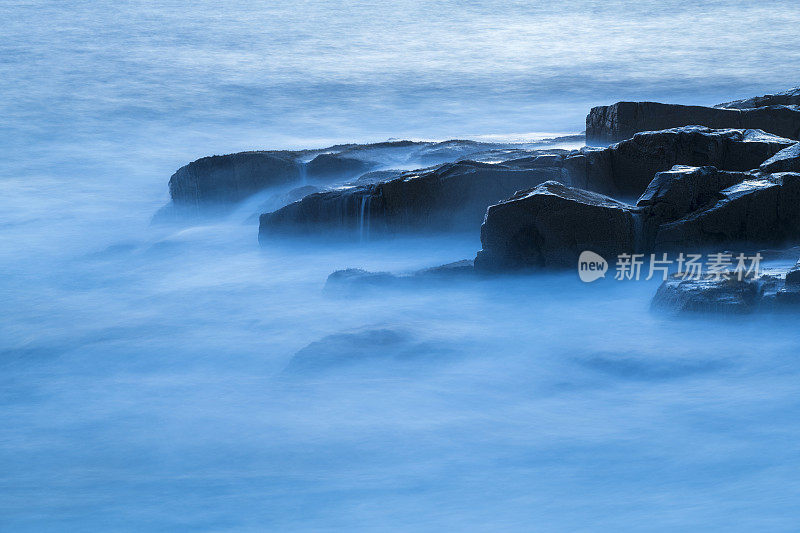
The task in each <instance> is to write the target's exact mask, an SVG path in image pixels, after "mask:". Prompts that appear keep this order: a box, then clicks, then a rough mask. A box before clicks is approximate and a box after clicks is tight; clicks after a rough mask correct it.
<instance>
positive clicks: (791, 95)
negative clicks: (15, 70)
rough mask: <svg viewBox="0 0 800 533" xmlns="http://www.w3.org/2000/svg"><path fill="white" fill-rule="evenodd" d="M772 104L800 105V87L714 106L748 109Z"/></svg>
mask: <svg viewBox="0 0 800 533" xmlns="http://www.w3.org/2000/svg"><path fill="white" fill-rule="evenodd" d="M773 105H800V87H798V88H795V89H790V90H788V91H785V92H782V93H777V94H766V95H764V96H754V97H752V98H746V99H744V100H734V101H732V102H725V103H723V104H718V105H715V106H714V107H727V108H732V109H749V108H753V107H765V106H773Z"/></svg>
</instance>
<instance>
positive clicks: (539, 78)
mask: <svg viewBox="0 0 800 533" xmlns="http://www.w3.org/2000/svg"><path fill="white" fill-rule="evenodd" d="M0 20H2V21H3V23H2V25H0V151H1V152H2V158H0V530H3V531H37V532H39V531H145V530H185V529H197V530H208V531H242V530H245V531H246V530H251V531H264V530H272V531H327V530H330V531H334V530H335V531H341V530H346V531H385V530H401V531H442V530H453V531H675V530H690V531H714V530H724V531H795V530H796V528H797V524H798V522H800V510H798V509H800V508H799V507H798V505H797V502H798V501H799V499H800V478H798V475H797V472H798V468H800V446H798V444H797V443H798V441H800V359H798V357H799V356H800V336H798V334H797V320H796V317H791V316H776V317H759V318H752V317H741V318H727V319H719V318H716V319H715V318H706V317H696V318H694V319H691V320H677V319H673V318H669V317H665V316H661V315H658V314H653V313H651V312H649V300H650V297H651V296H652V294H653V292H654V291H655V289H656V286H657V285H654V284H653V283H645V282H638V283H637V282H629V283H615V282H612V281H610V280H604V281H601V282H598V283H596V284H592V285H584V284H581V283H580V282H579V281H578V280H577V276H576V275H575V273H571V272H570V273H564V274H558V275H556V274H547V275H540V276H527V277H519V278H514V277H509V278H501V279H493V280H488V279H487V280H482V281H478V282H475V281H471V282H467V281H451V282H447V283H442V284H441V285H437V286H434V287H430V286H429V287H417V288H414V289H413V290H408V289H404V290H398V289H393V288H386V289H382V290H372V291H363V292H357V293H349V294H332V293H329V292H326V291H324V290H323V289H324V284H325V279H326V277H327V276H328V274H330V273H331V272H332V271H334V270H336V269H340V268H346V267H362V268H367V269H372V270H391V271H408V270H412V269H416V268H423V267H428V266H434V265H438V264H442V263H446V262H449V261H455V260H459V259H464V258H471V257H474V254H475V252H476V250H477V249H479V247H480V243H479V239H478V232H477V228H476V231H475V232H473V233H467V234H464V235H457V236H438V237H437V236H420V237H418V238H402V239H401V238H398V239H393V240H384V241H372V242H351V243H345V242H342V243H336V242H329V243H324V244H323V243H319V242H317V243H309V242H301V241H295V242H273V243H270V244H269V245H268V246H266V247H263V248H262V247H259V246H258V244H257V240H256V233H257V228H256V227H255V225H254V223H253V222H252V221H248V220H247V219H246V218H241V217H240V218H237V217H236V216H231V217H228V218H224V219H214V220H208V221H194V222H192V223H188V222H187V223H186V224H184V225H177V226H166V227H165V226H152V225H151V224H150V221H151V218H152V216H153V214H154V213H155V212H156V211H157V210H158V209H159V208H160V207H161V206H163V205H164V204H165V203H167V201H168V199H169V198H168V192H167V181H168V179H169V177H170V175H171V174H172V173H173V172H174V171H175V170H176V169H177V168H178V167H180V166H181V165H184V164H186V163H187V162H189V161H192V160H194V159H197V158H199V157H202V156H205V155H210V154H222V153H230V152H235V151H241V150H250V149H269V148H306V147H314V148H316V147H322V146H326V145H330V144H334V143H340V142H372V141H383V140H387V139H431V140H436V139H449V138H462V139H464V138H466V139H488V140H497V139H501V140H507V141H523V140H530V139H532V138H538V137H542V136H547V135H551V134H563V133H578V132H580V131H582V130H583V128H584V122H583V120H584V117H585V115H586V112H587V111H588V109H589V108H590V107H591V106H593V105H602V104H607V103H611V102H614V101H618V100H640V99H647V100H659V101H670V102H678V103H696V104H715V103H718V102H722V101H726V100H731V99H736V98H744V97H748V96H753V95H757V94H764V93H768V92H776V91H780V90H785V89H788V88H791V87H793V86H796V85H798V84H800V32H798V31H797V28H798V27H800V5H798V3H797V2H796V0H764V1H760V2H750V1H742V0H737V1H707V2H689V1H682V0H662V1H651V0H642V1H638V2H621V1H615V0H610V1H590V0H572V1H569V0H567V1H564V2H558V3H552V2H530V1H526V2H521V1H520V2H517V1H506V2H499V1H484V2H481V1H469V2H466V1H465V2H454V1H438V2H434V1H417V2H409V1H395V2H385V1H380V0H379V1H372V2H355V1H343V2H322V1H298V2H291V3H279V2H241V1H230V2H225V3H219V2H208V1H205V0H199V1H195V2H191V3H187V2H175V1H159V2H156V1H146V0H142V1H115V2H110V1H42V0H30V1H14V0H8V1H5V2H3V3H2V4H0ZM295 354H298V357H303V356H309V355H311V356H314V354H322V355H325V356H330V357H331V359H332V360H333V362H334V364H331V365H329V366H327V367H325V368H319V369H312V370H313V371H312V370H308V371H307V370H300V371H297V370H292V368H293V367H292V365H291V364H290V361H292V360H293V356H295ZM356 356H357V357H356ZM354 358H355V359H357V360H355V361H354V360H353V359H354Z"/></svg>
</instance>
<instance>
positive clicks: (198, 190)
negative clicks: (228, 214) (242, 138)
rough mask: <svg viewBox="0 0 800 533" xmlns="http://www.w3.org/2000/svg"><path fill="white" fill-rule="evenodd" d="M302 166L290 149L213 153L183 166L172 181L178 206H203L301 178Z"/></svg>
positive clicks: (174, 199)
mask: <svg viewBox="0 0 800 533" xmlns="http://www.w3.org/2000/svg"><path fill="white" fill-rule="evenodd" d="M300 176H301V166H300V164H299V163H298V162H297V161H296V160H295V157H294V154H292V153H290V152H242V153H238V154H231V155H222V156H218V155H215V156H211V157H204V158H202V159H198V160H197V161H193V162H192V163H189V164H188V165H186V166H183V167H181V168H179V169H178V170H177V172H175V174H173V175H172V177H171V178H170V180H169V193H170V197H171V198H172V201H173V203H174V204H175V205H190V206H195V207H203V206H205V205H207V204H211V203H233V202H238V201H240V200H243V199H245V198H247V197H248V196H250V195H252V194H254V193H256V192H258V191H261V190H263V189H265V188H267V187H274V186H283V185H287V184H289V183H293V182H296V181H299V180H300Z"/></svg>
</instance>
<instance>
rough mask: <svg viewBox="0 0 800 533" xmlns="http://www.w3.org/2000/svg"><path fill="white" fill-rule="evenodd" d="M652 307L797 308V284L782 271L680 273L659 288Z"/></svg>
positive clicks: (669, 310) (740, 311) (670, 309)
mask: <svg viewBox="0 0 800 533" xmlns="http://www.w3.org/2000/svg"><path fill="white" fill-rule="evenodd" d="M651 308H652V309H653V310H656V311H659V312H666V313H672V314H692V313H717V314H750V313H754V312H775V311H789V310H792V311H797V310H800V284H798V283H796V282H795V281H794V280H793V278H792V277H791V276H790V274H789V273H787V272H785V271H783V272H782V271H777V270H773V271H767V272H765V273H763V274H762V275H761V276H759V277H752V276H751V277H746V276H738V275H737V274H736V273H734V272H730V273H728V274H727V275H726V277H720V278H714V279H712V278H702V279H683V278H681V276H680V275H679V274H676V275H675V276H673V277H672V278H670V279H668V280H666V281H664V282H663V283H662V284H661V286H660V287H659V288H658V291H657V292H656V294H655V296H654V297H653V300H652V302H651Z"/></svg>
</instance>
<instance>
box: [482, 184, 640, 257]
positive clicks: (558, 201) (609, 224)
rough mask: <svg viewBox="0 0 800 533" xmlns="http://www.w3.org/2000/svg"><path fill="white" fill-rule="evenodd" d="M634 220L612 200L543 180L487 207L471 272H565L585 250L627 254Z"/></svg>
mask: <svg viewBox="0 0 800 533" xmlns="http://www.w3.org/2000/svg"><path fill="white" fill-rule="evenodd" d="M637 217H638V213H637V212H636V210H635V208H633V207H632V206H630V205H627V204H623V203H621V202H618V201H617V200H614V199H613V198H610V197H608V196H603V195H600V194H597V193H592V192H589V191H584V190H581V189H575V188H572V187H567V186H565V185H563V184H561V183H558V182H554V181H548V182H546V183H543V184H541V185H539V186H538V187H536V188H534V189H531V190H527V191H521V192H518V193H517V194H515V195H514V196H512V197H511V198H509V199H508V200H505V201H503V202H500V203H499V204H496V205H493V206H491V207H490V208H489V210H488V211H487V212H486V220H485V221H484V223H483V225H482V226H481V244H482V246H483V249H482V250H481V251H480V252H478V256H477V257H476V258H475V269H476V270H478V271H499V270H510V269H519V268H536V267H570V266H575V265H576V264H577V260H578V256H579V255H580V253H581V252H582V251H584V250H592V251H593V252H596V253H598V254H600V255H601V256H604V257H611V256H616V255H617V254H620V253H624V252H628V253H630V252H633V251H636V248H637V246H638V243H637V238H638V237H637V229H638V221H637Z"/></svg>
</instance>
